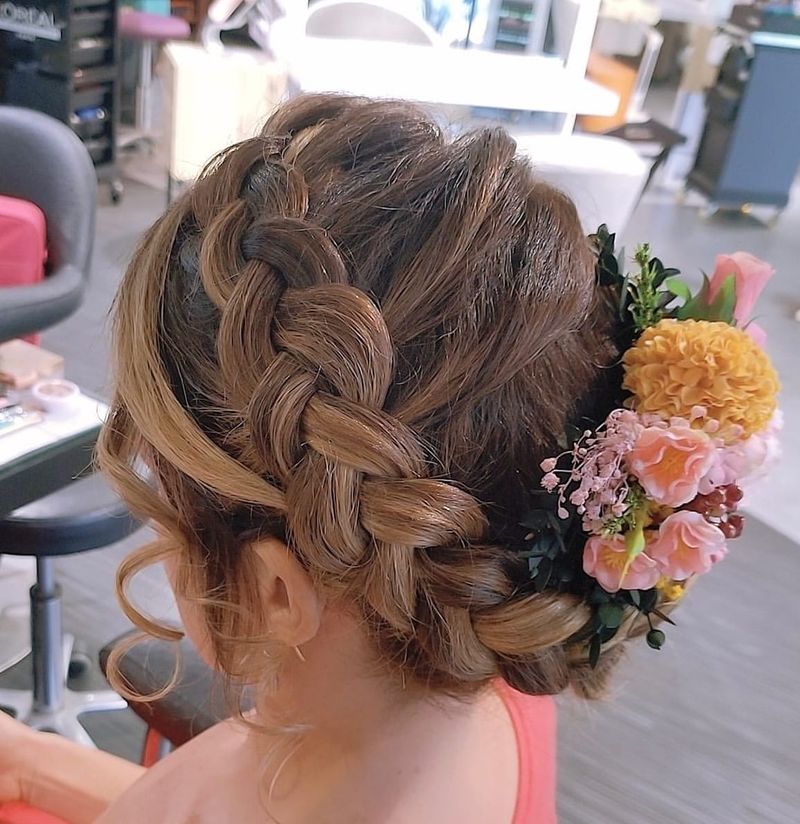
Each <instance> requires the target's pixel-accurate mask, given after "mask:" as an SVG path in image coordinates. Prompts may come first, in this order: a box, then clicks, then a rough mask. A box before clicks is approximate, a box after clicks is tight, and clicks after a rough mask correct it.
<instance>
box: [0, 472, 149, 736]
mask: <svg viewBox="0 0 800 824" xmlns="http://www.w3.org/2000/svg"><path fill="white" fill-rule="evenodd" d="M138 527H139V524H138V523H137V522H136V521H135V520H134V519H133V517H132V516H131V515H130V514H129V513H128V510H127V509H126V507H125V506H124V504H123V503H122V502H121V501H120V499H119V498H118V497H117V496H116V495H115V494H114V493H113V492H112V491H111V489H109V487H108V486H107V485H106V484H105V483H104V481H103V480H102V478H101V477H100V476H99V475H90V476H88V477H86V478H82V479H81V480H78V481H74V482H73V483H71V484H70V485H69V486H66V487H64V489H61V490H59V491H58V492H55V493H53V494H52V495H48V496H47V497H45V498H42V499H41V500H39V501H36V502H35V503H32V504H28V505H27V506H24V507H22V508H20V509H18V510H16V511H15V512H13V513H12V514H11V515H10V516H8V517H7V518H5V519H3V520H0V549H2V551H3V552H4V553H6V554H10V555H23V556H30V557H34V558H35V559H36V583H35V584H34V585H33V587H31V591H30V602H31V639H32V653H31V657H32V663H33V689H31V690H11V689H0V707H4V708H6V709H10V710H11V711H12V713H13V714H14V717H15V718H18V719H19V720H21V721H24V722H25V723H26V724H29V725H30V726H32V727H34V728H35V729H40V730H47V731H50V732H56V733H59V734H61V735H63V736H65V737H67V738H70V739H72V740H73V741H77V742H79V743H82V744H85V745H87V746H93V742H92V740H91V738H90V737H89V735H88V733H87V732H86V731H85V730H84V728H83V727H82V726H81V724H80V721H79V718H80V716H81V715H83V714H84V713H87V712H97V711H100V710H118V709H124V708H125V707H126V706H127V704H126V702H125V701H124V700H123V699H122V698H120V697H119V695H117V694H116V693H115V692H111V691H102V692H77V691H74V690H71V689H69V688H68V686H67V676H68V674H69V663H70V660H71V658H72V649H73V642H74V639H73V637H72V636H71V635H68V634H65V633H64V632H63V631H62V622H61V587H60V586H59V584H58V582H57V581H56V576H55V559H56V558H59V557H62V556H66V555H73V554H75V553H78V552H86V551H88V550H90V549H98V548H100V547H104V546H108V545H109V544H112V543H115V542H116V541H120V540H122V539H123V538H126V537H127V536H128V535H130V534H131V533H132V532H133V531H134V530H136V529H137V528H138Z"/></svg>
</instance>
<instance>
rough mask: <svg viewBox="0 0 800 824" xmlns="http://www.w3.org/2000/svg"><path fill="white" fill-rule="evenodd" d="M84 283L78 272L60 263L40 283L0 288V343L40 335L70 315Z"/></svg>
mask: <svg viewBox="0 0 800 824" xmlns="http://www.w3.org/2000/svg"><path fill="white" fill-rule="evenodd" d="M84 282H85V279H84V276H83V275H82V274H81V272H79V271H78V270H77V269H76V268H75V267H74V266H73V265H72V264H64V265H63V266H60V267H58V268H57V269H56V270H55V271H54V272H52V273H51V274H50V275H48V277H46V278H45V279H44V280H43V281H41V282H40V283H36V284H34V285H32V286H10V287H7V288H0V341H4V340H10V339H11V338H18V337H20V336H21V335H28V334H30V333H32V332H40V331H42V330H43V329H46V328H47V327H49V326H53V325H54V324H56V323H58V322H59V321H60V320H63V319H64V318H66V317H68V316H69V315H71V314H72V313H73V312H74V311H75V310H76V309H77V308H78V306H79V304H80V302H81V297H82V296H83V289H84Z"/></svg>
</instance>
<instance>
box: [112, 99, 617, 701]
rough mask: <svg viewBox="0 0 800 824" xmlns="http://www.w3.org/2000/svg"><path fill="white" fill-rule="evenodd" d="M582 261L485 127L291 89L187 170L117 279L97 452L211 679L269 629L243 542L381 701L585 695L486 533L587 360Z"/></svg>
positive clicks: (580, 675)
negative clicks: (494, 693)
mask: <svg viewBox="0 0 800 824" xmlns="http://www.w3.org/2000/svg"><path fill="white" fill-rule="evenodd" d="M593 265H594V261H593V258H592V254H591V250H590V248H589V246H588V244H587V242H586V240H585V239H584V237H583V235H582V232H581V227H580V224H579V221H578V218H577V215H576V212H575V208H574V206H573V205H572V203H571V202H570V201H569V200H568V199H567V198H566V197H564V196H563V195H562V194H560V193H558V192H556V191H554V190H553V189H552V188H550V187H549V186H548V185H546V184H544V183H542V182H541V181H539V180H538V179H537V178H536V175H535V173H534V171H533V170H532V168H531V166H530V165H529V164H528V162H527V161H525V160H524V159H522V158H520V157H518V156H516V155H515V145H514V142H513V141H512V140H511V138H510V137H509V136H508V135H507V134H506V133H505V132H504V131H502V130H500V129H491V130H483V131H479V132H475V133H473V134H469V135H465V136H462V137H459V138H457V139H454V140H451V139H448V138H447V137H445V136H444V135H443V134H442V133H441V132H440V130H439V129H438V128H437V127H436V126H435V125H434V123H433V122H432V121H431V120H430V119H429V117H428V116H427V115H425V114H424V113H423V112H421V111H420V110H418V109H416V108H414V107H412V106H410V105H408V104H405V103H391V102H374V101H369V100H363V99H354V98H344V97H334V96H318V97H305V98H299V99H297V100H295V101H293V102H292V103H289V104H288V105H286V106H283V107H282V108H280V109H279V110H278V111H277V112H276V113H275V114H274V115H273V116H272V117H271V118H270V120H269V121H268V122H267V124H266V125H265V127H264V129H263V131H262V133H261V135H260V136H259V137H257V138H253V139H252V140H248V141H245V142H244V143H241V144H238V145H237V146H234V147H232V148H231V149H229V150H227V151H226V152H224V153H222V154H221V155H220V156H219V157H218V158H217V159H216V160H215V161H213V163H212V164H211V165H210V166H209V167H208V168H207V169H206V170H205V172H204V173H203V174H202V176H201V177H200V179H199V180H198V181H197V183H196V184H195V185H194V186H193V187H192V189H191V190H190V191H189V192H188V193H187V194H186V195H184V196H183V197H182V198H181V199H180V200H179V201H178V202H177V203H176V204H174V205H173V206H172V207H171V208H170V210H169V211H168V212H167V213H166V214H165V215H164V216H163V217H162V218H161V219H160V220H159V221H158V222H157V223H156V225H155V226H154V227H153V228H152V229H151V230H150V231H149V233H148V234H147V235H146V237H145V238H144V240H143V242H142V244H141V246H140V248H139V249H138V251H137V253H136V255H135V257H134V259H133V261H132V263H131V265H130V268H129V270H128V272H127V274H126V276H125V279H124V282H123V284H122V287H121V290H120V293H119V296H118V300H117V305H116V317H115V340H116V379H117V388H116V395H115V400H114V404H113V408H112V415H111V418H110V423H109V426H108V427H107V429H106V432H105V434H104V438H103V443H102V449H101V457H102V461H103V464H104V466H105V468H106V469H107V470H108V471H109V472H110V473H111V475H112V476H113V477H114V478H115V479H116V480H117V481H118V483H119V485H120V487H121V488H122V490H123V492H124V493H125V494H126V497H127V498H128V499H129V500H130V501H131V503H132V504H133V505H134V506H135V507H136V508H138V509H139V510H141V511H144V512H145V513H146V514H149V515H152V516H153V517H154V518H155V519H156V520H157V522H158V523H159V524H160V527H161V529H162V530H163V531H164V532H165V533H166V534H167V535H168V536H169V538H170V543H169V547H170V550H169V552H171V553H172V558H173V561H175V562H176V563H175V564H174V569H175V570H176V587H177V589H178V591H179V593H180V594H181V595H183V596H184V597H188V598H190V599H191V600H193V601H195V602H196V603H197V604H198V606H199V607H200V608H201V610H202V619H203V625H204V631H206V632H207V633H208V639H209V641H210V644H211V646H212V648H213V650H214V655H215V658H216V661H217V663H218V665H219V666H220V668H221V669H223V670H225V671H227V672H229V673H231V674H237V675H244V676H245V677H250V676H251V675H253V674H254V673H253V672H252V666H253V665H252V662H251V663H250V664H246V663H245V662H247V661H249V660H250V657H248V655H247V654H244V653H243V651H244V650H247V649H249V648H253V647H255V646H257V645H258V644H259V643H261V642H262V641H263V639H265V638H267V637H268V636H269V633H270V627H269V626H265V622H264V621H263V620H262V610H261V609H260V603H261V601H262V599H263V597H264V592H263V589H261V588H260V587H259V580H258V570H259V567H258V566H257V563H256V558H255V556H256V555H257V553H254V552H253V551H251V549H252V546H253V544H254V542H255V541H257V539H258V538H260V537H262V538H263V537H269V538H272V539H275V541H273V544H275V543H276V542H277V545H278V546H280V545H283V544H285V545H286V546H287V547H288V551H289V553H290V557H291V559H292V562H297V564H299V566H300V568H302V570H303V571H304V573H305V574H306V575H307V576H308V580H309V581H310V582H311V583H312V585H313V587H314V590H315V591H316V592H317V593H319V597H320V599H321V603H323V604H329V605H335V606H336V608H337V609H345V610H347V611H349V612H350V613H351V614H353V615H354V616H356V617H357V618H358V620H359V621H360V622H362V624H363V627H364V632H365V634H366V637H367V639H368V642H369V644H370V645H371V647H372V649H374V651H375V654H376V658H377V660H378V661H380V662H381V663H382V664H383V665H385V668H386V671H387V672H388V673H389V674H392V673H393V674H395V675H397V676H399V677H400V678H402V681H403V683H406V684H408V683H411V684H414V683H416V684H419V685H427V686H429V687H430V688H432V689H434V690H439V691H444V692H448V693H453V694H463V693H469V692H471V691H474V690H475V689H477V688H479V687H480V686H482V685H483V684H485V683H486V682H487V681H489V680H490V679H492V678H494V677H497V676H502V677H504V678H506V679H507V680H508V681H509V682H510V683H511V684H512V685H513V686H515V687H517V688H519V689H521V690H524V691H527V692H532V693H549V692H556V691H559V690H561V689H563V688H564V687H566V686H567V685H568V684H570V683H573V685H577V686H579V687H580V688H581V689H583V690H584V691H586V692H589V693H591V692H592V690H593V686H592V684H591V680H592V678H593V677H594V676H592V678H590V677H589V676H588V671H587V668H586V667H585V666H584V665H583V663H582V662H580V661H577V660H576V658H577V657H579V656H578V653H577V650H579V649H580V647H581V643H580V642H579V641H578V640H577V639H576V636H579V635H580V633H581V630H583V629H584V627H585V624H586V622H587V620H588V612H587V610H586V608H585V606H583V605H582V604H581V603H580V602H579V601H578V599H576V598H573V597H571V596H568V595H561V594H558V593H555V592H545V593H536V592H534V591H533V589H532V588H531V587H530V586H529V584H528V583H527V581H528V572H527V563H526V561H525V559H524V558H521V557H519V555H518V554H517V553H515V552H514V551H513V549H512V548H510V547H508V546H506V545H505V543H504V538H503V536H504V535H506V534H507V533H508V527H509V525H512V524H517V523H518V522H519V520H520V519H521V517H522V515H523V514H524V512H525V509H526V506H527V504H528V500H529V495H530V493H531V490H533V489H534V488H536V486H537V484H538V479H539V470H538V464H539V461H540V460H541V459H542V458H543V457H545V456H546V455H548V454H551V453H552V451H553V448H554V446H555V445H556V442H557V440H558V438H559V437H560V433H562V432H563V431H564V426H565V423H566V421H567V420H568V418H569V417H570V416H571V415H572V414H573V412H574V407H575V403H576V399H577V398H578V397H580V396H582V395H585V394H586V392H587V391H588V390H589V388H590V387H591V386H592V385H593V383H594V382H595V381H596V378H597V376H598V374H599V373H600V370H601V369H602V368H603V367H604V366H605V365H606V364H607V363H608V362H609V360H610V358H611V353H610V351H609V346H608V344H607V343H606V342H605V338H604V336H603V334H602V331H603V330H602V329H600V328H598V327H599V326H600V325H601V324H600V322H599V321H598V320H597V319H596V317H593V314H594V316H598V317H599V315H600V314H602V313H599V312H595V313H592V312H591V310H592V308H593V306H594V303H595V294H594V289H595V287H594V273H593ZM139 459H140V460H141V461H143V462H144V464H146V465H147V466H148V467H149V469H150V470H151V472H152V475H153V476H154V479H155V481H156V485H157V487H158V489H159V493H158V494H157V495H156V494H155V493H154V492H153V491H152V488H151V486H149V485H148V484H145V483H143V482H142V481H141V480H139V479H138V476H137V473H136V462H137V460H139ZM146 557H161V555H155V554H153V553H152V552H151V554H150V555H149V556H147V554H146ZM141 560H142V557H141V556H140V561H136V562H134V563H132V564H131V565H129V566H128V567H126V568H124V569H123V576H124V575H126V574H127V573H128V572H130V571H131V570H133V569H135V568H138V567H139V566H140V565H141ZM322 620H324V615H323V619H322ZM262 660H263V656H262ZM587 678H588V679H589V680H588V681H587Z"/></svg>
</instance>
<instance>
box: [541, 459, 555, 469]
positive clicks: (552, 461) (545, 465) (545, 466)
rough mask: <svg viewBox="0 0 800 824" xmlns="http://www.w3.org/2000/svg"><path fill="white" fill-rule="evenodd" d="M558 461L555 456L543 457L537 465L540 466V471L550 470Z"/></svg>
mask: <svg viewBox="0 0 800 824" xmlns="http://www.w3.org/2000/svg"><path fill="white" fill-rule="evenodd" d="M557 463H558V459H557V458H545V459H544V460H543V461H542V462H541V464H539V466H541V467H542V472H552V471H553V470H554V469H555V468H556V464H557Z"/></svg>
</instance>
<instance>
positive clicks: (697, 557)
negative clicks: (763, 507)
mask: <svg viewBox="0 0 800 824" xmlns="http://www.w3.org/2000/svg"><path fill="white" fill-rule="evenodd" d="M727 552H728V549H727V546H726V544H725V536H724V535H723V534H722V532H721V531H720V530H719V529H718V528H717V527H715V526H714V525H713V524H710V523H709V522H708V521H707V520H706V519H705V518H704V517H703V516H702V515H701V514H700V513H699V512H690V511H688V510H682V511H681V512H675V513H674V514H672V515H670V516H669V517H668V518H667V519H666V520H665V521H664V522H663V523H662V524H661V526H660V527H659V529H658V535H657V536H656V537H655V538H651V539H650V540H649V541H648V542H647V554H648V555H649V556H650V557H651V558H652V559H653V560H654V561H655V562H656V564H657V565H658V568H659V569H660V570H661V573H662V574H663V575H665V576H666V577H667V578H671V579H672V580H674V581H684V580H686V579H687V578H689V577H691V576H692V575H701V574H702V573H704V572H708V570H709V569H711V565H712V564H714V563H716V562H717V561H720V560H722V558H724V557H725V555H726V554H727Z"/></svg>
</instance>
